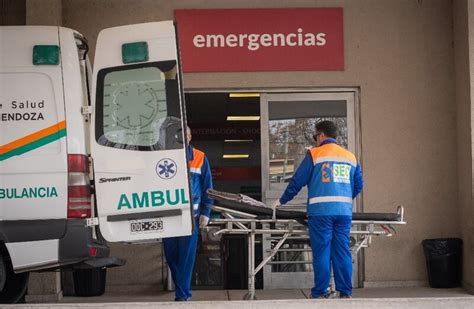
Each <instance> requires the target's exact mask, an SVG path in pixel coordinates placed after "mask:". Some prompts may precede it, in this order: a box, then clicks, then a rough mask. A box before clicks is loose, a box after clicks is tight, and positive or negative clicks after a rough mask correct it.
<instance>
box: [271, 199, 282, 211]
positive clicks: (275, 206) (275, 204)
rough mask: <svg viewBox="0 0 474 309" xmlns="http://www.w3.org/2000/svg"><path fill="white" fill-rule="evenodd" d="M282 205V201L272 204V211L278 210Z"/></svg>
mask: <svg viewBox="0 0 474 309" xmlns="http://www.w3.org/2000/svg"><path fill="white" fill-rule="evenodd" d="M280 206H281V204H280V200H279V199H278V200H276V201H275V202H273V204H272V209H277V207H280Z"/></svg>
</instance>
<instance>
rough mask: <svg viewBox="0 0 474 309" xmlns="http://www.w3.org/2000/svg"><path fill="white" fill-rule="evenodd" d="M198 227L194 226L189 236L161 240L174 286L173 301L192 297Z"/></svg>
mask: <svg viewBox="0 0 474 309" xmlns="http://www.w3.org/2000/svg"><path fill="white" fill-rule="evenodd" d="M198 226H199V225H198V224H196V225H195V228H194V231H193V234H192V235H191V236H181V237H170V238H163V248H164V251H165V257H166V261H167V263H168V266H169V267H170V270H171V276H172V277H173V282H174V285H175V300H188V299H190V298H191V296H192V294H191V279H192V276H193V268H194V260H195V258H196V246H197V241H198V236H199V227H198Z"/></svg>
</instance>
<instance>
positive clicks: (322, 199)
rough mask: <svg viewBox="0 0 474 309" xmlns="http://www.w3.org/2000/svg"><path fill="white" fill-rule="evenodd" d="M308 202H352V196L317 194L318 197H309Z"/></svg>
mask: <svg viewBox="0 0 474 309" xmlns="http://www.w3.org/2000/svg"><path fill="white" fill-rule="evenodd" d="M308 202H309V204H310V205H311V204H318V203H331V202H336V203H351V204H352V198H350V197H347V196H318V197H312V198H310V199H309V200H308Z"/></svg>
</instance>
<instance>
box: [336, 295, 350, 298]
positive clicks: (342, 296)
mask: <svg viewBox="0 0 474 309" xmlns="http://www.w3.org/2000/svg"><path fill="white" fill-rule="evenodd" d="M339 298H352V295H346V294H340V295H339Z"/></svg>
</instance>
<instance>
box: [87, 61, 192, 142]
mask: <svg viewBox="0 0 474 309" xmlns="http://www.w3.org/2000/svg"><path fill="white" fill-rule="evenodd" d="M96 102H97V117H96V139H97V142H98V143H99V144H101V145H105V146H109V147H115V148H122V149H129V150H144V151H152V150H165V149H177V148H183V143H179V142H176V141H177V139H179V140H182V139H181V138H180V137H178V135H181V134H182V130H181V120H180V101H179V88H178V81H177V66H176V62H175V61H164V62H158V63H151V64H150V63H147V64H139V65H132V66H126V67H119V68H111V69H105V70H102V71H100V72H99V74H98V88H97V98H96Z"/></svg>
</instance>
